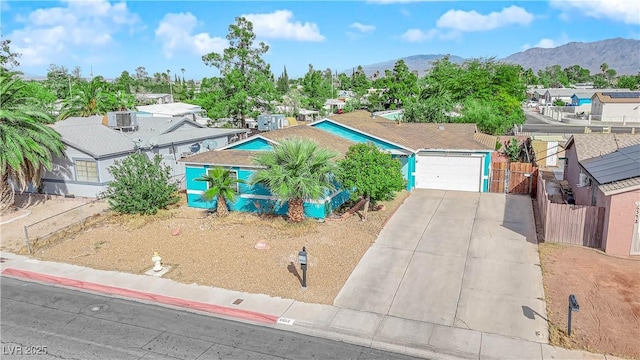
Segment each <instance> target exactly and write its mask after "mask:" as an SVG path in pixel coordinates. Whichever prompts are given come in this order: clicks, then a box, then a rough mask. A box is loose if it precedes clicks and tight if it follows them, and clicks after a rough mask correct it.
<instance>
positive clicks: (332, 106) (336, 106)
mask: <svg viewBox="0 0 640 360" xmlns="http://www.w3.org/2000/svg"><path fill="white" fill-rule="evenodd" d="M344 105H345V102H344V101H342V100H339V99H327V101H325V102H324V106H323V108H324V109H325V110H329V111H330V112H331V113H335V112H336V111H338V110H341V109H344Z"/></svg>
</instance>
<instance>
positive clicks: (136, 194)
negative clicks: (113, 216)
mask: <svg viewBox="0 0 640 360" xmlns="http://www.w3.org/2000/svg"><path fill="white" fill-rule="evenodd" d="M109 172H111V174H112V175H113V178H114V179H113V181H111V182H110V183H109V185H107V189H106V190H105V191H104V192H103V193H102V194H101V196H102V197H105V198H107V201H108V202H109V206H110V207H111V209H112V210H113V211H116V212H118V213H122V214H144V215H150V214H155V213H157V212H158V210H159V209H162V208H165V207H167V206H169V205H171V204H175V203H176V202H178V200H179V199H180V198H179V197H178V194H177V193H178V185H177V184H176V183H175V181H172V180H171V175H170V174H171V169H170V168H169V167H168V166H163V165H162V158H161V157H160V156H159V155H156V156H155V157H154V158H153V160H150V159H149V158H147V156H146V155H144V154H133V155H130V156H129V157H127V158H125V159H124V160H119V161H115V163H114V164H113V165H112V166H110V167H109Z"/></svg>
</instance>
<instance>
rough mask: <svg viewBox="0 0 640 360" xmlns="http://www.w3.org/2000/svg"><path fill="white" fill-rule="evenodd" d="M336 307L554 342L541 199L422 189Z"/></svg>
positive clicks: (394, 220) (389, 227)
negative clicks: (538, 211) (540, 233)
mask: <svg viewBox="0 0 640 360" xmlns="http://www.w3.org/2000/svg"><path fill="white" fill-rule="evenodd" d="M334 304H335V305H336V306H340V307H345V308H349V309H356V310H362V311H369V312H373V313H378V314H386V315H390V316H395V317H400V318H405V319H412V320H417V321H424V322H429V323H435V324H440V325H447V326H454V327H460V328H467V329H472V330H477V331H482V332H487V333H493V334H500V335H507V336H512V337H517V338H522V339H526V340H531V341H537V342H543V343H544V342H547V339H548V325H547V322H546V306H545V302H544V290H543V286H542V272H541V269H540V259H539V256H538V249H537V245H536V232H535V222H534V218H533V209H532V206H531V199H530V198H529V197H528V196H522V195H506V194H495V193H482V194H480V193H471V192H455V191H439V190H415V191H413V192H412V193H411V195H410V196H409V198H408V199H407V200H406V201H405V202H404V204H403V205H401V206H400V208H399V209H398V210H397V212H396V213H395V214H394V215H393V217H392V218H391V219H390V220H389V222H388V223H387V224H386V226H385V227H384V229H383V230H382V231H381V232H380V235H379V236H378V239H377V240H376V242H375V243H374V244H373V246H372V247H371V248H370V249H369V250H368V251H367V252H366V253H365V255H364V256H363V257H362V259H361V260H360V262H359V263H358V265H357V266H356V268H355V269H354V271H353V273H352V274H351V276H350V277H349V279H348V280H347V282H346V284H345V285H344V287H343V288H342V290H341V291H340V293H339V294H338V296H337V297H336V299H335V301H334Z"/></svg>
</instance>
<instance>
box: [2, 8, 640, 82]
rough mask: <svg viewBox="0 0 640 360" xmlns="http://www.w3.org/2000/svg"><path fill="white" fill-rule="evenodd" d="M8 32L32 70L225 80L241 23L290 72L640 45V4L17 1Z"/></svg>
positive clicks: (6, 19) (276, 68)
mask: <svg viewBox="0 0 640 360" xmlns="http://www.w3.org/2000/svg"><path fill="white" fill-rule="evenodd" d="M0 1H1V2H0V10H1V13H0V20H1V21H0V26H1V27H0V29H1V31H2V36H3V37H5V38H8V39H11V40H12V45H13V47H12V48H13V50H14V51H16V52H19V53H21V54H22V57H21V59H20V62H21V66H20V68H19V69H20V70H21V71H23V72H25V73H27V74H33V75H45V74H46V69H47V67H48V66H49V64H57V65H63V66H66V67H67V68H69V70H71V69H73V68H74V67H75V66H80V67H81V68H82V71H83V75H84V76H88V75H89V73H90V70H91V69H92V70H93V74H94V75H103V76H105V77H107V78H113V77H116V76H118V75H119V74H120V73H121V72H122V70H127V71H129V72H130V73H133V72H134V71H135V69H136V67H138V66H144V67H145V68H146V69H147V71H148V72H149V74H153V73H154V72H165V71H166V70H170V71H171V73H172V74H173V73H180V70H181V69H182V68H184V69H185V73H184V76H185V78H187V79H189V78H202V77H203V76H216V75H218V72H217V70H216V69H214V68H210V67H207V66H205V65H204V63H203V62H202V60H201V56H202V55H203V54H206V53H209V52H220V51H221V50H222V49H224V48H225V47H226V44H227V43H226V39H225V36H226V35H227V33H228V26H229V24H231V23H233V22H234V18H235V17H237V16H245V17H247V18H248V19H250V20H251V21H252V22H253V23H254V30H255V33H256V35H257V36H258V40H262V41H264V42H266V43H267V44H268V45H269V46H270V50H269V53H267V54H266V55H265V60H266V61H267V62H268V63H270V64H271V68H272V70H273V72H274V73H275V74H276V76H278V75H279V74H280V73H281V71H282V68H283V66H286V67H287V71H288V73H289V75H290V77H298V76H302V75H304V73H305V72H306V71H307V69H308V66H309V64H313V66H314V67H315V68H317V69H326V68H331V69H333V70H338V71H342V70H346V69H350V68H351V67H353V66H357V65H358V64H362V65H365V64H371V63H376V62H381V61H386V60H391V59H397V58H400V57H404V56H410V55H418V54H447V53H448V54H452V55H458V56H462V57H465V58H469V57H493V56H495V57H498V58H501V57H505V56H508V55H510V54H512V53H515V52H518V51H522V50H524V49H527V48H531V47H554V46H558V45H562V44H565V43H567V42H571V41H582V42H589V41H597V40H603V39H609V38H614V37H623V38H631V39H638V38H640V1H637V0H599V1H585V0H550V1H520V2H517V1H515V2H514V1H467V2H458V1H419V0H362V1H339V2H330V1H285V2H273V1H260V2H249V1H226V2H223V1H181V2H176V1H127V2H119V1H111V2H110V1H107V0H95V1H60V2H53V1H49V2H37V1H6V0H0Z"/></svg>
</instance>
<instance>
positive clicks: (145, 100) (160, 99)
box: [136, 94, 173, 105]
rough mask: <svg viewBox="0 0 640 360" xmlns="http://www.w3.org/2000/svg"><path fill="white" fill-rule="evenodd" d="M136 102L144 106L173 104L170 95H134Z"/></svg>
mask: <svg viewBox="0 0 640 360" xmlns="http://www.w3.org/2000/svg"><path fill="white" fill-rule="evenodd" d="M136 100H138V102H139V103H142V104H144V105H147V104H168V103H172V102H173V96H171V94H136Z"/></svg>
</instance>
